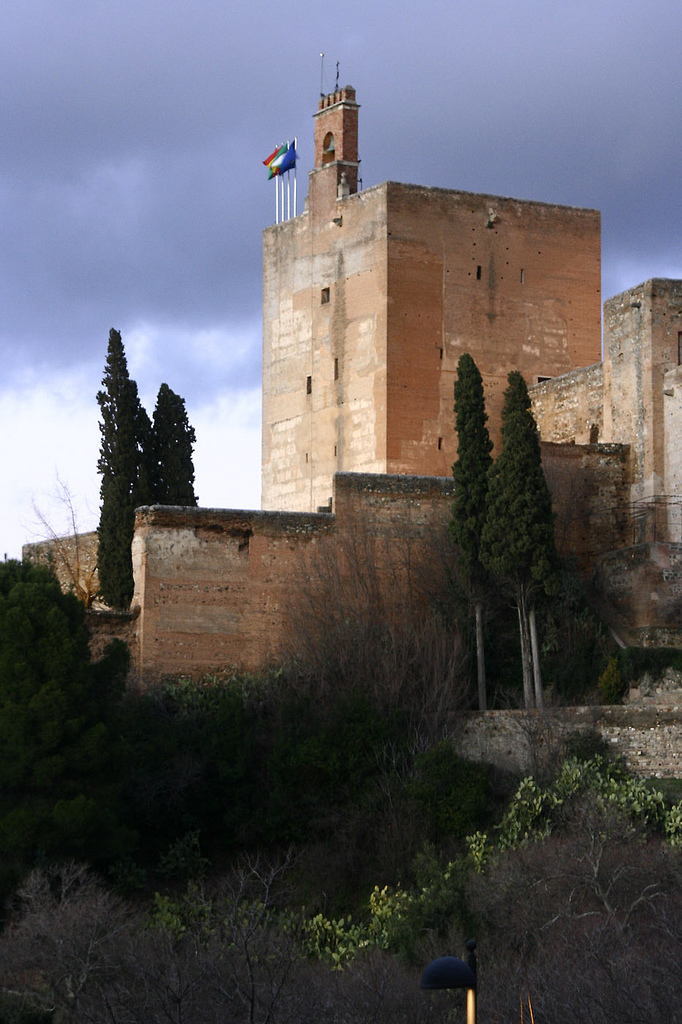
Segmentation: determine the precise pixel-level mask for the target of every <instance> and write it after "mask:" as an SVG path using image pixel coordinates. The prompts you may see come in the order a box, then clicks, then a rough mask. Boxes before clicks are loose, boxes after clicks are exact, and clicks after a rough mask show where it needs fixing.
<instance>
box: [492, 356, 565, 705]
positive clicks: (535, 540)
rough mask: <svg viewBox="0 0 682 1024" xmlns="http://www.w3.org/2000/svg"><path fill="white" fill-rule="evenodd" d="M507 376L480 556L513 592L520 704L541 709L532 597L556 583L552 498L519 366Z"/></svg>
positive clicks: (535, 598) (549, 588)
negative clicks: (520, 670)
mask: <svg viewBox="0 0 682 1024" xmlns="http://www.w3.org/2000/svg"><path fill="white" fill-rule="evenodd" d="M507 380H508V387H507V390H506V391H505V393H504V406H503V409H502V449H501V451H500V454H499V455H498V457H497V459H496V460H495V462H494V463H493V465H492V467H491V469H490V474H489V488H488V503H487V514H486V520H485V524H484V526H483V531H482V534H481V560H482V561H483V563H484V565H485V566H486V567H487V568H488V569H489V570H490V571H491V572H492V573H494V574H495V575H496V576H498V577H499V578H500V579H501V580H502V581H503V582H504V583H505V584H506V586H507V587H508V588H509V590H510V592H511V594H512V597H513V600H514V603H515V604H516V607H517V610H518V615H519V631H520V635H521V655H522V661H523V692H524V700H525V704H526V707H533V706H534V704H535V705H537V706H538V707H541V706H542V681H541V677H540V671H539V669H540V666H539V659H538V656H537V643H534V642H533V641H534V638H535V637H534V634H535V604H536V601H537V599H538V597H539V596H540V595H541V594H542V593H543V592H547V593H551V592H552V591H553V590H554V589H555V587H556V582H557V575H556V571H557V554H556V549H555V547H554V530H553V514H552V501H551V498H550V494H549V490H548V488H547V483H546V481H545V476H544V473H543V471H542V461H541V453H540V437H539V434H538V429H537V425H536V423H535V420H534V418H533V414H532V412H531V408H530V397H529V395H528V388H527V386H526V382H525V380H524V379H523V377H522V375H521V374H520V373H519V372H518V370H513V371H512V372H511V373H510V374H509V376H508V378H507ZM533 669H534V670H535V671H534V676H535V694H534V693H533Z"/></svg>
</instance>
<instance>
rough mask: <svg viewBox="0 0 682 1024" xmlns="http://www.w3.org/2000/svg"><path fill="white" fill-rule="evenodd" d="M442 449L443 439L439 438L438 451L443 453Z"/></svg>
mask: <svg viewBox="0 0 682 1024" xmlns="http://www.w3.org/2000/svg"><path fill="white" fill-rule="evenodd" d="M442 447H443V438H442V437H439V438H438V451H441V449H442Z"/></svg>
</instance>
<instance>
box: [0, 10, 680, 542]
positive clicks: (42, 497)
mask: <svg viewBox="0 0 682 1024" xmlns="http://www.w3.org/2000/svg"><path fill="white" fill-rule="evenodd" d="M681 41H682V5H680V3H679V0H660V2H659V3H657V4H655V5H651V4H650V3H646V4H645V3H644V0H589V2H588V0H574V2H573V3H572V4H567V5H563V6H561V5H557V4H556V3H554V2H550V0H528V2H527V3H526V4H524V5H523V6H519V5H512V4H510V3H508V2H503V0H479V3H478V4H476V5H472V4H466V5H465V4H458V3H456V2H449V3H446V2H443V0H422V2H421V3H420V4H414V3H406V2H405V0H391V3H390V4H389V3H388V2H387V0H374V2H372V3H370V4H367V3H366V2H363V3H360V2H358V0H346V2H345V3H344V4H343V5H341V6H339V5H332V6H329V7H325V6H324V5H322V6H321V5H319V4H318V3H312V2H311V0H289V2H288V3H287V4H281V5H276V6H275V5H267V7H266V8H263V7H262V6H255V7H254V6H253V5H248V4H225V3H224V2H218V0H194V2H193V3H191V4H190V3H188V2H186V0H176V3H174V4H170V5H169V4H167V3H165V4H163V5H162V4H161V3H160V2H159V0H146V2H145V3H144V4H140V3H139V2H136V3H132V2H130V0H119V2H118V3H117V4H116V5H111V4H102V3H92V2H89V3H85V2H83V0H61V2H60V3H59V4H55V3H53V2H48V0H24V2H23V3H22V4H12V5H11V6H9V7H8V9H7V10H6V11H5V12H4V17H3V33H2V38H1V39H0V55H1V59H0V95H2V97H3V99H2V109H3V133H2V140H1V142H0V147H1V153H2V159H1V161H0V215H1V218H2V220H1V223H2V230H1V231H0V261H1V263H2V273H1V274H0V300H1V304H2V317H1V318H0V346H2V373H1V374H0V437H1V438H2V469H3V472H2V484H1V490H0V557H2V554H3V553H5V552H6V553H7V555H8V556H9V557H18V556H19V555H20V551H21V545H22V543H24V542H26V541H27V540H33V539H36V534H38V535H42V532H43V531H41V528H40V527H39V526H38V524H37V523H36V521H35V516H34V513H33V511H32V507H31V503H32V500H35V502H36V503H37V504H38V506H40V507H41V508H42V509H43V511H44V512H46V514H48V515H50V516H51V518H52V521H53V525H54V526H55V528H57V529H61V525H62V524H61V522H60V518H61V519H63V518H64V517H63V511H62V510H60V509H59V507H58V506H55V507H52V509H51V497H50V496H51V495H52V494H53V493H54V491H55V487H56V477H57V476H58V477H59V478H60V479H61V480H62V481H63V483H65V484H66V485H67V486H68V488H69V489H70V491H71V493H72V494H73V496H74V499H75V501H76V504H77V506H78V509H79V518H80V523H81V527H82V528H83V529H86V528H92V527H93V526H94V525H95V524H96V521H97V517H98V495H99V478H98V476H97V472H96V463H97V455H98V449H99V430H98V426H97V424H98V408H97V404H96V398H95V396H96V393H97V391H98V389H99V387H100V382H101V377H102V372H103V367H104V359H105V356H106V348H107V340H108V336H109V329H110V328H111V327H116V328H117V329H119V330H120V331H121V333H122V336H123V341H124V344H125V348H126V353H127V356H128V364H129V369H130V372H131V375H132V376H133V377H134V378H135V379H136V380H137V382H138V386H139V388H140V393H141V396H142V399H143V402H144V404H145V406H146V408H147V410H148V412H149V413H150V414H151V413H152V411H153V407H154V403H155V399H156V393H157V391H158V388H159V385H160V384H161V383H162V382H164V381H165V382H166V383H168V384H169V386H170V387H171V388H173V390H174V391H177V392H178V393H179V394H180V395H182V396H183V397H184V398H185V400H186V403H187V410H188V415H189V419H190V422H191V423H192V424H193V426H194V427H195V430H196V434H197V445H196V449H195V467H196V474H197V480H196V490H197V493H198V495H199V500H200V502H201V504H202V505H212V506H223V507H258V505H259V502H260V360H261V355H260V353H261V232H262V230H263V228H264V227H266V226H267V225H269V224H270V223H272V222H273V221H274V213H275V197H274V185H273V182H268V181H267V180H266V179H267V171H266V169H265V168H264V167H263V165H262V162H261V161H262V160H263V159H264V158H265V157H266V156H267V155H268V154H269V153H270V152H271V151H272V149H273V148H274V146H275V145H276V144H278V143H280V142H282V141H283V140H284V139H286V138H292V137H293V136H297V137H298V140H299V143H298V150H299V154H300V162H299V171H298V191H299V210H300V209H302V202H303V197H304V196H305V193H306V191H307V172H308V171H309V170H310V168H311V166H312V135H313V122H312V114H313V113H314V111H315V110H316V108H317V99H318V95H319V92H320V76H321V68H320V58H319V54H320V52H321V51H324V53H325V63H324V75H323V89H324V91H325V92H328V91H331V90H332V89H333V88H334V84H335V79H336V62H337V61H339V63H340V78H339V82H340V84H341V85H345V84H348V83H350V84H352V85H353V86H355V88H356V90H357V98H358V102H359V103H360V104H361V111H360V155H361V158H362V169H361V173H362V177H363V180H364V186H365V187H369V186H371V185H374V184H377V183H379V182H381V181H385V180H387V179H392V180H398V181H406V182H414V183H418V184H422V185H436V186H442V187H444V188H455V189H463V190H465V191H471V192H487V193H491V194H496V195H507V196H515V197H518V198H523V199H537V200H542V201H547V202H556V203H564V204H567V205H573V206H586V207H594V208H597V209H600V210H601V212H602V245H603V264H602V272H603V295H604V297H608V296H609V295H613V294H616V293H617V292H619V291H622V290H623V289H624V288H627V287H629V286H631V285H635V284H638V283H640V282H641V281H643V280H645V279H646V278H648V277H678V278H680V277H682V204H680V202H679V188H680V185H679V182H680V168H681V167H682V133H681V132H680V131H679V107H680V99H681V91H682V90H681V87H680V84H679V61H678V59H677V52H678V50H679V44H680V42H681ZM64 525H65V524H64Z"/></svg>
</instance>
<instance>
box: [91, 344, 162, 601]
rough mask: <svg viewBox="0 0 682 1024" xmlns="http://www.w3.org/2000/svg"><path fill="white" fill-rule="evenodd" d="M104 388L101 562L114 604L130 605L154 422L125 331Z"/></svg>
mask: <svg viewBox="0 0 682 1024" xmlns="http://www.w3.org/2000/svg"><path fill="white" fill-rule="evenodd" d="M102 386H103V390H102V391H100V392H98V394H97V402H98V404H99V407H100V410H101V413H102V422H101V423H100V431H101V434H102V443H101V447H100V457H99V461H98V463H97V470H98V472H99V473H100V474H101V476H102V483H101V486H100V496H101V499H102V508H101V512H100V520H99V530H98V532H99V551H98V562H97V564H98V572H99V581H100V593H101V595H102V598H103V600H104V601H105V602H106V604H108V605H109V606H110V607H112V608H127V607H128V605H129V604H130V600H131V598H132V596H133V566H132V558H131V544H132V539H133V529H134V525H135V508H136V507H137V506H138V505H145V504H148V503H149V501H150V498H151V492H150V487H149V480H148V469H147V467H146V465H145V455H144V453H145V450H146V449H147V448H148V446H149V437H150V432H151V424H150V422H149V417H148V416H147V413H146V412H145V411H144V409H143V408H142V406H141V404H140V400H139V397H138V394H137V384H136V383H135V381H133V380H131V379H130V377H129V376H128V364H127V362H126V357H125V352H124V349H123V343H122V341H121V335H120V334H119V332H118V331H115V330H113V329H112V330H111V331H110V332H109V348H108V351H107V360H106V365H105V370H104V377H103V380H102Z"/></svg>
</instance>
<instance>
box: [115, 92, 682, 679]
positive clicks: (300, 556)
mask: <svg viewBox="0 0 682 1024" xmlns="http://www.w3.org/2000/svg"><path fill="white" fill-rule="evenodd" d="M358 110H359V108H358V104H357V102H356V98H355V91H354V89H352V88H351V87H350V86H346V87H345V88H343V89H339V90H338V91H336V92H334V93H331V94H330V95H328V96H324V97H322V99H321V101H320V103H319V108H318V110H317V113H316V114H315V115H314V116H315V166H314V168H313V170H312V171H311V173H310V187H309V195H308V199H307V203H306V207H305V210H304V212H303V213H302V214H301V215H300V216H296V217H294V218H292V219H291V220H288V221H285V222H283V223H281V224H277V225H274V226H272V227H269V228H267V229H266V230H265V232H264V235H263V461H262V480H263V510H262V511H243V510H234V509H183V508H168V507H161V506H154V507H153V508H143V509H139V510H138V512H137V517H136V526H135V537H134V540H133V565H134V573H135V596H134V598H133V606H134V616H135V617H134V620H133V621H134V625H133V627H132V628H133V629H134V633H135V636H134V639H133V641H132V642H131V646H132V647H133V649H134V651H135V659H136V661H135V663H136V666H137V670H138V674H139V677H140V678H141V679H153V678H155V677H158V676H159V675H163V674H171V673H177V672H185V673H189V674H195V673H200V672H205V671H210V670H213V669H217V670H220V669H222V668H224V667H225V666H229V665H233V664H240V665H242V666H247V667H252V668H254V667H258V666H260V665H262V664H264V663H266V662H267V661H268V660H270V659H274V658H277V657H279V656H280V653H281V651H282V650H283V649H284V646H285V644H286V642H287V639H288V620H287V609H288V607H290V605H291V601H292V595H294V597H295V594H296V592H297V591H296V588H297V587H298V586H299V585H300V580H301V573H302V571H304V570H305V566H306V565H307V564H308V562H307V559H308V558H309V556H312V555H314V553H315V551H316V550H318V549H319V546H320V545H322V544H325V545H331V550H332V552H334V551H337V552H338V551H340V550H341V549H342V547H343V544H344V540H343V537H344V532H345V536H346V537H347V536H348V535H349V532H352V531H353V530H354V529H355V527H356V524H357V523H358V522H359V521H361V522H363V523H365V524H367V525H368V527H369V529H370V531H371V532H372V533H373V535H377V536H381V535H384V536H386V537H389V538H390V537H392V536H393V535H394V534H393V532H392V531H394V530H396V529H397V530H399V531H400V534H399V535H400V536H401V537H402V538H403V539H405V538H407V539H408V541H409V543H410V544H411V545H413V550H414V551H415V552H416V553H417V554H418V552H419V548H420V545H421V546H422V550H426V549H427V547H428V545H429V544H430V543H431V539H432V537H433V535H434V531H438V530H440V529H441V528H442V526H443V524H444V523H447V521H448V518H449V516H450V510H451V506H452V493H453V480H452V474H451V465H452V463H453V461H454V460H455V457H456V439H455V434H454V416H453V384H454V379H455V373H456V367H457V363H458V360H459V357H460V355H461V354H462V353H463V352H470V353H471V354H472V355H473V357H474V358H475V360H476V362H477V364H478V366H479V368H480V370H481V373H482V375H483V379H484V384H485V389H486V402H487V408H488V413H489V416H490V427H491V434H492V437H493V440H494V441H495V442H497V443H498V444H499V433H500V411H501V404H502V392H503V390H504V388H505V386H506V378H507V374H508V372H509V371H510V370H512V369H519V370H521V372H522V373H523V374H524V376H525V378H526V380H527V382H528V384H529V385H531V387H530V391H531V399H532V402H533V409H534V413H535V416H536V419H537V422H538V425H539V428H540V433H541V437H542V440H543V465H544V467H545V473H546V476H547V479H548V482H549V484H550V489H551V490H552V494H553V500H554V505H555V510H556V513H557V519H556V536H557V543H558V545H559V547H560V549H561V551H562V553H569V552H572V553H574V554H575V556H576V558H577V560H578V564H579V566H580V568H581V570H582V572H583V575H584V578H585V579H586V580H587V581H589V583H590V585H591V587H592V592H593V594H594V597H595V600H598V601H600V602H601V611H602V614H603V615H604V616H605V617H606V618H607V620H608V621H609V622H610V623H611V625H612V626H613V628H614V629H615V630H616V631H618V635H620V636H621V637H623V638H624V639H625V640H627V642H628V643H631V644H635V645H641V646H647V645H658V646H663V645H671V646H675V647H681V648H682V523H681V520H680V509H681V508H682V365H681V364H682V282H681V281H668V280H653V281H647V282H646V283H645V284H643V285H640V286H638V287H636V288H633V289H630V290H629V291H627V292H624V293H623V294H622V295H619V296H616V297H615V298H613V299H610V300H609V301H608V302H607V303H606V306H605V313H604V361H603V363H602V362H601V361H600V359H601V332H600V293H599V287H600V219H599V213H598V212H596V211H594V210H583V209H574V208H570V207H564V206H556V205H552V204H547V203H540V202H528V201H525V200H524V201H521V200H516V199H508V198H501V197H499V196H488V195H473V194H469V193H466V192H457V191H453V190H449V189H440V188H424V187H421V186H418V185H403V184H397V183H395V182H385V183H383V184H381V185H377V186H375V187H373V188H369V189H367V190H365V191H359V190H358V185H359V173H358V172H359V155H358Z"/></svg>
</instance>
